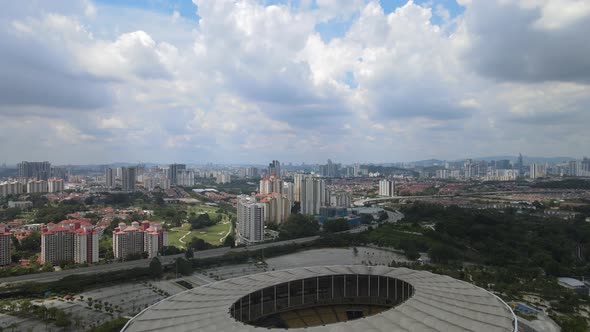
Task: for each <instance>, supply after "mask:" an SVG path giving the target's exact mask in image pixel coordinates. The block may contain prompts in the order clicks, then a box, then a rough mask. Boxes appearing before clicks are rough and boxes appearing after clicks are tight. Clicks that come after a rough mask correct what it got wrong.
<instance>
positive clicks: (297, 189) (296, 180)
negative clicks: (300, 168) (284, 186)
mask: <svg viewBox="0 0 590 332" xmlns="http://www.w3.org/2000/svg"><path fill="white" fill-rule="evenodd" d="M304 177H305V174H301V173H296V174H293V193H294V197H293V199H294V200H295V202H301V187H302V186H303V178H304Z"/></svg>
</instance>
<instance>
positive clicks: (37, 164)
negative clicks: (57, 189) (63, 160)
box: [17, 161, 51, 180]
mask: <svg viewBox="0 0 590 332" xmlns="http://www.w3.org/2000/svg"><path fill="white" fill-rule="evenodd" d="M17 168H18V177H19V178H23V179H27V180H28V179H34V180H47V179H49V176H50V175H51V163H49V162H48V161H23V162H21V163H18V165H17Z"/></svg>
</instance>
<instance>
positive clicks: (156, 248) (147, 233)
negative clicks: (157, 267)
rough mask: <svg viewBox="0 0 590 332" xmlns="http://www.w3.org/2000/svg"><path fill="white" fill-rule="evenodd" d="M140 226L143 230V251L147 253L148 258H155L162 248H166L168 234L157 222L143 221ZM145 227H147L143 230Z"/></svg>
mask: <svg viewBox="0 0 590 332" xmlns="http://www.w3.org/2000/svg"><path fill="white" fill-rule="evenodd" d="M141 224H142V226H143V227H142V228H143V229H144V240H143V243H144V251H146V252H147V253H148V257H149V258H152V257H156V256H158V252H160V250H161V249H162V248H163V247H166V246H168V232H166V231H165V230H164V229H163V228H162V225H161V224H160V223H157V222H154V223H150V222H149V221H143V222H142V223H141ZM146 226H148V227H147V228H145V227H146Z"/></svg>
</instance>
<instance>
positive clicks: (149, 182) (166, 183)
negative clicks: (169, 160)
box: [143, 177, 170, 191]
mask: <svg viewBox="0 0 590 332" xmlns="http://www.w3.org/2000/svg"><path fill="white" fill-rule="evenodd" d="M143 187H144V188H145V189H147V190H149V191H152V190H154V189H156V188H160V189H163V190H168V189H170V179H168V178H163V177H156V178H144V179H143Z"/></svg>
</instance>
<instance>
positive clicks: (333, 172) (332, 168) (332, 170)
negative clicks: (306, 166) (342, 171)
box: [320, 159, 340, 178]
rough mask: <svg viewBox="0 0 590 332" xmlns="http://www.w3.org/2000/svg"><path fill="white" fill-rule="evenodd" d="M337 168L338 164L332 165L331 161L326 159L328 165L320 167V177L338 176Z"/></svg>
mask: <svg viewBox="0 0 590 332" xmlns="http://www.w3.org/2000/svg"><path fill="white" fill-rule="evenodd" d="M339 168H340V164H334V163H333V162H332V160H330V159H328V163H327V164H326V165H320V175H321V176H325V177H330V178H331V177H335V176H338V169H339Z"/></svg>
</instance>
